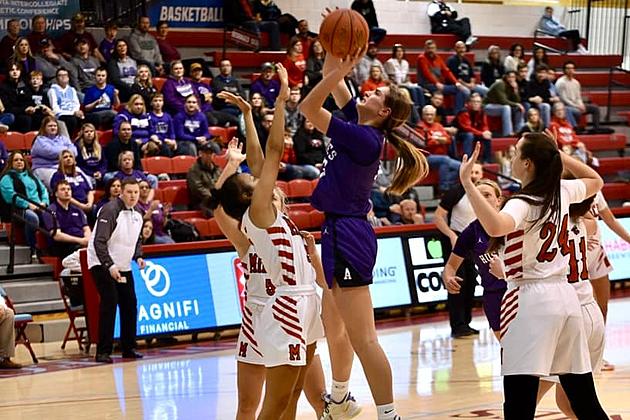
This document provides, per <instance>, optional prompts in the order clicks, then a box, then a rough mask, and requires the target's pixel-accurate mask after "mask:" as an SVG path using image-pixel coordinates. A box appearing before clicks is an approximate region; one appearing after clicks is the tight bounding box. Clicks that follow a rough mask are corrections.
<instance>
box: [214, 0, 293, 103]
mask: <svg viewBox="0 0 630 420" xmlns="http://www.w3.org/2000/svg"><path fill="white" fill-rule="evenodd" d="M223 21H224V22H225V23H226V24H228V25H235V26H240V27H243V28H244V29H246V30H248V31H250V32H253V33H254V34H255V35H256V36H257V37H258V38H259V39H260V32H261V31H262V32H266V33H268V34H269V47H270V48H271V49H272V50H274V51H280V49H281V47H280V26H279V25H278V22H276V21H275V20H259V19H257V18H256V16H255V15H254V11H253V9H252V6H251V4H250V3H249V0H236V1H228V2H226V3H225V5H224V6H223ZM215 94H216V92H215Z"/></svg>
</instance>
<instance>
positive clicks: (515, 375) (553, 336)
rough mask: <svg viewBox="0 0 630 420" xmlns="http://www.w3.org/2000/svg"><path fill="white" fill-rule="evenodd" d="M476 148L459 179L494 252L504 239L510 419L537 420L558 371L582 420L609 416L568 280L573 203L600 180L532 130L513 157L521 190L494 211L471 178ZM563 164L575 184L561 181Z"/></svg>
mask: <svg viewBox="0 0 630 420" xmlns="http://www.w3.org/2000/svg"><path fill="white" fill-rule="evenodd" d="M479 150H480V147H479V145H477V146H476V147H475V149H474V152H473V154H472V156H471V157H470V159H468V156H464V158H463V160H462V166H461V169H460V179H461V183H462V185H463V186H464V189H465V190H466V194H467V195H468V197H469V199H470V203H471V205H472V206H473V209H474V210H475V213H476V214H477V218H478V219H479V221H480V222H481V224H482V226H483V227H484V229H485V231H486V232H487V233H488V235H490V236H491V237H493V238H501V239H495V240H494V241H491V247H490V249H489V250H490V251H493V250H495V249H497V248H498V246H499V243H500V242H502V241H505V243H504V244H503V247H502V248H501V253H500V255H501V257H502V259H503V261H504V263H505V267H506V280H507V283H508V288H507V291H506V293H505V296H504V297H503V302H502V304H501V328H500V333H499V336H500V339H501V346H502V348H503V354H502V356H503V357H502V373H503V375H504V378H503V389H504V394H505V402H504V405H503V408H504V415H505V418H506V419H507V420H512V419H533V418H534V415H535V412H536V397H537V392H538V385H539V379H540V377H542V376H549V375H553V374H558V375H559V377H560V383H561V384H562V386H563V388H564V390H565V392H566V393H567V396H568V399H569V401H570V404H571V407H572V409H573V412H574V413H575V414H576V416H577V417H578V419H588V420H600V419H608V417H607V416H606V413H605V412H604V410H603V409H602V407H601V405H600V403H599V400H598V399H597V394H596V392H595V385H594V383H593V375H592V371H591V363H590V356H589V351H588V346H587V341H586V340H587V338H586V335H585V332H584V326H583V324H582V313H581V309H580V303H579V301H578V298H577V295H576V293H575V289H574V288H573V286H571V285H570V284H569V283H568V282H567V278H566V270H567V267H568V265H569V260H570V255H569V254H570V248H569V246H568V219H569V205H570V204H571V203H578V202H581V201H582V200H584V199H585V198H586V197H590V196H592V195H595V193H597V191H599V190H600V189H601V187H602V185H603V181H602V179H601V178H600V177H599V175H598V174H597V173H596V172H595V171H594V170H592V169H591V168H589V167H588V166H586V165H584V164H582V163H581V162H578V161H576V160H575V159H573V158H571V157H570V156H568V155H566V154H565V153H563V152H561V151H559V150H558V147H557V145H556V143H555V141H554V139H553V138H551V137H550V136H548V135H546V134H543V133H528V134H525V135H524V136H523V137H522V138H521V139H520V140H519V141H518V143H517V146H516V155H515V156H514V158H513V160H512V171H513V174H514V176H515V177H516V178H518V179H520V180H522V185H523V188H522V190H521V191H520V193H519V194H516V195H514V196H512V197H510V198H509V199H508V200H507V202H506V203H505V206H504V207H503V209H502V210H501V211H500V212H497V210H496V208H493V207H492V206H491V205H490V204H489V203H488V202H487V201H486V200H485V199H484V198H483V196H482V195H481V193H480V192H479V190H477V188H475V185H474V184H473V183H472V182H471V181H470V171H471V168H472V163H473V162H474V161H475V160H476V159H477V158H478V156H479ZM563 167H564V169H565V170H566V171H568V172H569V173H570V174H571V175H573V176H574V177H575V178H577V179H575V180H561V179H560V178H561V175H562V171H563Z"/></svg>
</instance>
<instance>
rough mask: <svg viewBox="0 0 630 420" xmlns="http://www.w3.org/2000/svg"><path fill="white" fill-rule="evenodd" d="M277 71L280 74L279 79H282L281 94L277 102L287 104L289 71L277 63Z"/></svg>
mask: <svg viewBox="0 0 630 420" xmlns="http://www.w3.org/2000/svg"><path fill="white" fill-rule="evenodd" d="M276 71H277V72H278V78H279V79H280V93H279V94H278V98H277V99H276V100H280V101H282V102H286V101H287V100H288V99H289V74H288V73H287V69H286V68H285V67H284V66H283V65H282V64H281V63H276Z"/></svg>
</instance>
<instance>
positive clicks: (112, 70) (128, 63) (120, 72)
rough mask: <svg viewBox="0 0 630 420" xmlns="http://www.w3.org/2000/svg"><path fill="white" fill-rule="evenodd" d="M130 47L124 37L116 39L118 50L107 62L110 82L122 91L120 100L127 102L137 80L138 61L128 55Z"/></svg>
mask: <svg viewBox="0 0 630 420" xmlns="http://www.w3.org/2000/svg"><path fill="white" fill-rule="evenodd" d="M128 50H129V47H128V45H127V41H125V40H124V39H117V40H116V50H115V51H114V54H112V58H111V60H109V62H108V63H107V74H108V75H109V82H110V83H111V84H112V85H114V87H115V88H116V89H118V92H120V100H121V101H122V102H127V101H128V100H129V97H130V96H131V86H133V84H134V82H135V81H136V74H138V63H137V62H136V60H134V59H133V58H131V57H129V55H128Z"/></svg>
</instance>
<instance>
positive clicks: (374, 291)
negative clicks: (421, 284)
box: [370, 238, 411, 309]
mask: <svg viewBox="0 0 630 420" xmlns="http://www.w3.org/2000/svg"><path fill="white" fill-rule="evenodd" d="M377 241H378V254H377V255H376V265H375V266H374V273H373V275H374V282H373V283H372V285H371V286H370V294H371V295H372V304H373V305H374V309H379V308H388V307H392V306H403V305H409V304H411V294H410V293H409V282H408V280H407V269H406V268H405V255H404V254H403V247H402V240H401V238H378V239H377Z"/></svg>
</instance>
